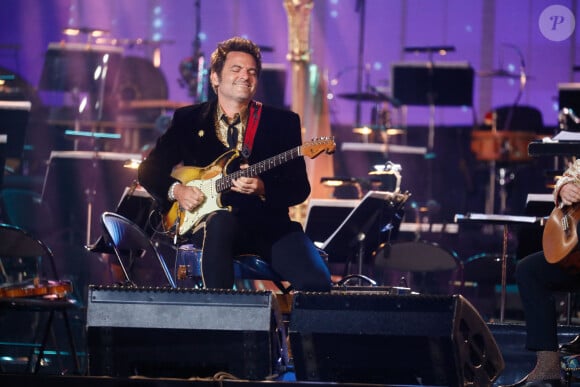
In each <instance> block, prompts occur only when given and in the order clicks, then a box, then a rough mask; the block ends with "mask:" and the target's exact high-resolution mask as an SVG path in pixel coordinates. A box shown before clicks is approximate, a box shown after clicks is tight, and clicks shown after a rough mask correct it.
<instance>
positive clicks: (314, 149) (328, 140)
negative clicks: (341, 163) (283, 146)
mask: <svg viewBox="0 0 580 387" xmlns="http://www.w3.org/2000/svg"><path fill="white" fill-rule="evenodd" d="M335 149H336V143H335V142H334V137H333V136H330V137H318V138H315V139H313V140H312V141H309V142H305V143H304V144H302V145H301V146H300V151H301V153H302V155H304V156H308V157H310V158H311V159H313V158H315V157H317V156H318V155H319V154H321V153H322V152H326V153H327V154H331V153H334V151H335Z"/></svg>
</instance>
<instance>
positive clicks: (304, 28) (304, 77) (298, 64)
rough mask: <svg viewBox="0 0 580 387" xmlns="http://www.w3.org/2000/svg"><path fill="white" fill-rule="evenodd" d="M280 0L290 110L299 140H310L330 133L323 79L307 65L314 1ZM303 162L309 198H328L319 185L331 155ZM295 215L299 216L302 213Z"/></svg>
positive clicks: (328, 170)
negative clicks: (285, 35) (283, 14)
mask: <svg viewBox="0 0 580 387" xmlns="http://www.w3.org/2000/svg"><path fill="white" fill-rule="evenodd" d="M283 1H284V8H285V9H286V13H287V15H288V54H287V55H286V58H287V59H288V61H289V62H290V63H291V68H292V71H291V82H292V110H293V111H295V112H296V113H298V115H300V119H301V121H302V139H303V140H304V141H310V140H312V139H314V138H316V137H322V136H330V122H329V119H328V116H329V113H328V103H327V100H326V91H325V90H326V84H325V78H324V77H322V76H321V75H320V71H319V70H318V68H317V66H315V65H311V64H310V59H311V56H310V54H311V49H310V19H311V18H310V15H311V12H312V9H313V7H314V0H283ZM306 165H307V168H308V176H309V178H310V185H311V186H312V195H311V197H313V198H322V197H327V196H328V191H327V188H326V187H324V186H322V185H321V183H320V178H321V177H323V176H333V168H332V165H333V163H332V156H329V155H326V154H322V155H320V156H319V157H317V158H316V159H314V160H310V159H307V160H306ZM303 207H305V206H303ZM304 209H305V208H302V212H304ZM302 215H305V214H302ZM295 218H297V220H298V219H302V218H301V216H295Z"/></svg>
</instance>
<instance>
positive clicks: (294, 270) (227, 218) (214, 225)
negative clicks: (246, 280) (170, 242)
mask: <svg viewBox="0 0 580 387" xmlns="http://www.w3.org/2000/svg"><path fill="white" fill-rule="evenodd" d="M198 234H204V232H203V231H200V232H199V233H198ZM200 237H202V238H203V237H205V238H204V240H203V244H201V243H202V241H201V240H200ZM195 239H197V240H196V241H195V242H194V243H196V244H197V245H198V246H203V252H202V263H201V267H202V273H203V281H204V285H205V287H207V288H220V289H230V288H232V286H233V284H234V268H233V257H234V256H236V255H239V254H257V255H259V256H260V257H261V258H262V259H263V260H265V261H266V262H269V263H270V264H271V265H272V268H273V269H274V271H276V272H277V273H278V274H280V276H281V277H282V278H283V279H284V280H286V281H288V282H290V283H291V284H292V286H293V288H294V289H295V290H303V291H329V290H330V286H331V279H330V272H329V270H328V267H327V266H326V263H325V262H324V260H323V259H322V257H321V256H320V253H319V251H318V249H317V248H316V246H314V244H313V243H312V241H311V240H310V239H309V238H308V236H307V235H306V234H305V233H304V231H303V230H302V226H301V225H300V224H299V223H296V222H288V224H283V225H281V226H280V227H264V226H263V225H254V224H252V223H245V222H241V221H240V220H239V219H238V218H237V217H236V216H235V215H233V214H232V213H231V212H228V211H216V212H214V213H212V214H211V215H210V216H209V217H208V219H207V220H206V228H205V234H204V235H196V238H195Z"/></svg>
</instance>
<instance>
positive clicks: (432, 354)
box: [289, 292, 504, 387]
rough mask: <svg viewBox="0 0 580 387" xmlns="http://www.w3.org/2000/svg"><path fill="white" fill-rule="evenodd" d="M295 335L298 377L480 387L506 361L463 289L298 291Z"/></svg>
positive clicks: (293, 320) (292, 341)
mask: <svg viewBox="0 0 580 387" xmlns="http://www.w3.org/2000/svg"><path fill="white" fill-rule="evenodd" d="M289 336H290V346H291V348H292V353H293V356H294V366H295V370H296V379H297V380H307V381H320V382H350V383H379V384H405V385H407V384H409V385H417V384H421V385H431V386H478V387H481V386H491V385H492V382H493V381H494V380H495V379H496V378H497V377H498V375H499V374H500V373H501V371H502V370H503V368H504V361H503V357H502V355H501V352H500V350H499V348H498V346H497V344H496V342H495V339H494V337H493V336H492V334H491V332H490V330H489V328H488V327H487V325H486V324H485V323H484V321H483V320H482V319H481V317H480V315H479V314H478V313H477V312H476V310H475V309H474V308H473V306H472V305H471V304H470V303H469V302H468V301H467V300H466V299H465V298H463V297H462V296H460V295H454V296H425V295H416V294H409V295H392V294H386V293H385V294H381V293H380V292H376V293H375V292H350V293H349V292H336V293H334V292H332V293H301V292H297V293H296V294H295V295H294V305H293V310H292V316H291V320H290V326H289Z"/></svg>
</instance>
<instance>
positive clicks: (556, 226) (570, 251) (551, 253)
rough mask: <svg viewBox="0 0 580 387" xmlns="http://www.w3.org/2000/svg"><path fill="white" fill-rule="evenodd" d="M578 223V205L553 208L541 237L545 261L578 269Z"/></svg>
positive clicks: (579, 206) (579, 253)
mask: <svg viewBox="0 0 580 387" xmlns="http://www.w3.org/2000/svg"><path fill="white" fill-rule="evenodd" d="M578 221H580V203H575V204H572V205H570V206H562V207H555V208H554V209H553V210H552V212H551V213H550V216H549V217H548V219H547V220H546V223H545V225H544V233H543V235H542V248H543V250H544V255H545V256H546V261H548V262H549V263H554V264H560V265H562V266H564V267H566V268H576V269H580V250H579V249H578V233H577V228H578Z"/></svg>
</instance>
